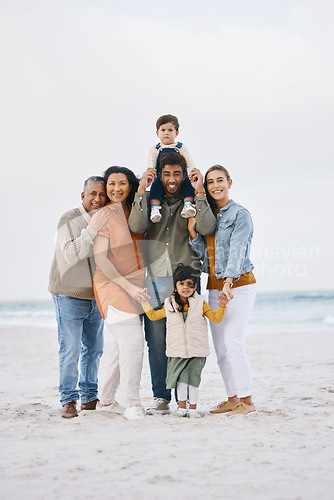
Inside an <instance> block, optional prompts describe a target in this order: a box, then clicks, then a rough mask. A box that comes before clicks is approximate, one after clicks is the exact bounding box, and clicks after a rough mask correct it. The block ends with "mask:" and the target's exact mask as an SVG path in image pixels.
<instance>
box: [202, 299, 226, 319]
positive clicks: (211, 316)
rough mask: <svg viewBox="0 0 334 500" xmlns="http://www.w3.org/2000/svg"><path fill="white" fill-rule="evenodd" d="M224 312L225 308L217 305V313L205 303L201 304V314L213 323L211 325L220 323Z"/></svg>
mask: <svg viewBox="0 0 334 500" xmlns="http://www.w3.org/2000/svg"><path fill="white" fill-rule="evenodd" d="M225 311H226V307H224V308H223V307H221V306H220V305H219V306H218V309H217V311H216V312H215V311H214V310H213V309H212V308H211V307H210V306H209V304H208V303H207V302H205V301H204V302H203V314H204V316H205V317H206V318H208V319H209V320H210V321H213V323H220V322H221V321H222V319H223V317H224V316H225Z"/></svg>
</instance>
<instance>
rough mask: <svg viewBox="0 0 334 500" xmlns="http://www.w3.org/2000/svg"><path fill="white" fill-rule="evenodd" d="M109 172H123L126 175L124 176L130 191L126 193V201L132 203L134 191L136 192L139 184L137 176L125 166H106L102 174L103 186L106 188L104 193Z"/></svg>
mask: <svg viewBox="0 0 334 500" xmlns="http://www.w3.org/2000/svg"><path fill="white" fill-rule="evenodd" d="M111 174H124V175H125V176H126V178H127V179H128V182H129V184H130V192H129V194H128V197H127V199H126V202H127V203H128V204H129V205H132V203H133V200H134V198H135V193H136V192H137V189H138V186H139V179H138V177H136V176H135V174H134V173H133V172H132V170H130V169H129V168H126V167H118V166H113V167H109V168H107V170H106V171H105V172H104V174H103V178H104V186H105V188H106V194H107V182H108V179H109V176H110V175H111ZM108 200H109V198H108ZM109 201H110V200H109Z"/></svg>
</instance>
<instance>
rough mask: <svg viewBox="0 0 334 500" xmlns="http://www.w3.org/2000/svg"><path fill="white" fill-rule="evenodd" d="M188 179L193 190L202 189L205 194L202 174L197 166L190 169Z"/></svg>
mask: <svg viewBox="0 0 334 500" xmlns="http://www.w3.org/2000/svg"><path fill="white" fill-rule="evenodd" d="M189 179H190V182H191V185H192V187H193V188H194V189H195V191H203V194H205V191H204V187H203V175H202V174H201V172H200V170H198V168H193V169H191V170H190V172H189Z"/></svg>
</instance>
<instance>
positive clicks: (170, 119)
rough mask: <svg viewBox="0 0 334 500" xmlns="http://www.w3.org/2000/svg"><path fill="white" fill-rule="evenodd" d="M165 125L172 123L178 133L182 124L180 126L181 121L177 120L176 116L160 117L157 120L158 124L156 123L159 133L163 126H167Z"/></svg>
mask: <svg viewBox="0 0 334 500" xmlns="http://www.w3.org/2000/svg"><path fill="white" fill-rule="evenodd" d="M165 123H172V124H173V125H174V127H175V130H176V131H178V130H179V127H180V124H179V120H178V119H177V117H176V116H174V115H162V116H160V118H158V119H157V123H156V127H157V131H158V130H159V128H160V127H161V125H165Z"/></svg>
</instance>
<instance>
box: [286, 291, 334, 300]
mask: <svg viewBox="0 0 334 500" xmlns="http://www.w3.org/2000/svg"><path fill="white" fill-rule="evenodd" d="M293 299H295V300H320V299H321V300H334V293H333V292H328V293H326V292H324V293H308V294H307V295H306V294H305V295H304V294H299V295H293Z"/></svg>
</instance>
